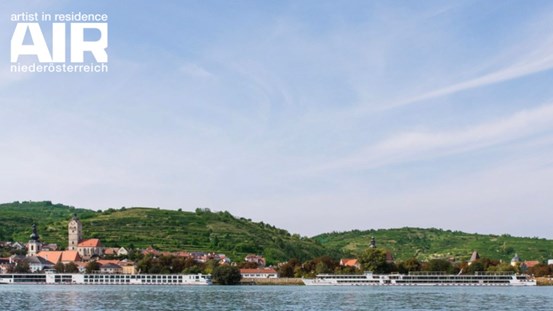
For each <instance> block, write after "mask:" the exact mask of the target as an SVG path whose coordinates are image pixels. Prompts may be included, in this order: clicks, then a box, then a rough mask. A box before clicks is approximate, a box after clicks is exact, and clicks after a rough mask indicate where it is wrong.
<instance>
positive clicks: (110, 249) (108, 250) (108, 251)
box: [104, 247, 119, 256]
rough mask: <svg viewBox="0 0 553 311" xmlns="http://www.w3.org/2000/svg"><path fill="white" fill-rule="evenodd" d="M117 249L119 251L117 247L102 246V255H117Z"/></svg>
mask: <svg viewBox="0 0 553 311" xmlns="http://www.w3.org/2000/svg"><path fill="white" fill-rule="evenodd" d="M118 251H119V247H106V248H104V255H107V256H118V255H117V252H118Z"/></svg>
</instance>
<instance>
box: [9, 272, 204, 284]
mask: <svg viewBox="0 0 553 311" xmlns="http://www.w3.org/2000/svg"><path fill="white" fill-rule="evenodd" d="M0 284H76V285H211V276H210V275H205V274H134V275H130V274H79V273H45V274H37V273H14V274H0Z"/></svg>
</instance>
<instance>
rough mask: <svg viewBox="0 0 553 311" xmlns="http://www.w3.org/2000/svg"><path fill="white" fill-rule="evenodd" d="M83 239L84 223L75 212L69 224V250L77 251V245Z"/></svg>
mask: <svg viewBox="0 0 553 311" xmlns="http://www.w3.org/2000/svg"><path fill="white" fill-rule="evenodd" d="M82 240H83V225H82V224H81V221H80V220H79V218H78V217H77V214H73V217H71V220H70V221H69V224H68V225H67V250H69V251H76V250H77V246H78V245H79V243H80V242H81V241H82Z"/></svg>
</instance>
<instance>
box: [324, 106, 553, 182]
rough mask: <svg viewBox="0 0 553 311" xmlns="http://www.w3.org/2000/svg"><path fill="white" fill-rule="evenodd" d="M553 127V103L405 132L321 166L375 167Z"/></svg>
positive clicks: (479, 146) (428, 157)
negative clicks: (460, 125)
mask: <svg viewBox="0 0 553 311" xmlns="http://www.w3.org/2000/svg"><path fill="white" fill-rule="evenodd" d="M551 129H553V104H552V103H550V104H547V105H543V106H540V107H537V108H534V109H529V110H522V111H519V112H517V113H515V114H513V115H511V116H508V117H506V118H503V119H499V120H495V121H491V122H488V123H483V124H479V125H476V126H473V127H469V128H465V129H458V130H450V131H445V132H437V131H436V132H417V131H411V132H405V133H401V134H398V135H395V136H392V137H390V138H388V139H385V140H382V141H380V142H377V143H375V144H373V145H371V146H368V147H366V148H364V149H362V150H361V151H358V152H356V153H354V154H352V155H350V156H347V157H345V158H342V159H339V160H337V161H334V162H332V163H330V164H328V165H325V166H324V167H322V168H321V169H322V170H323V171H326V170H336V169H348V170H349V169H371V168H377V167H382V166H386V165H391V164H396V163H403V162H410V161H416V160H423V159H430V158H435V157H441V156H445V155H451V154H457V153H462V152H467V151H471V150H476V149H480V148H485V147H488V146H492V145H495V144H499V143H504V142H508V141H513V140H515V139H518V138H521V137H525V136H529V135H531V134H536V133H539V132H541V131H545V130H551Z"/></svg>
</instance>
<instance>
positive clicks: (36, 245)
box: [27, 224, 42, 256]
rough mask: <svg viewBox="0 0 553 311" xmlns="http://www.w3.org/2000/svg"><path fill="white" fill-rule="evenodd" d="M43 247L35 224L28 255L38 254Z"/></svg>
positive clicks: (28, 246) (28, 245)
mask: <svg viewBox="0 0 553 311" xmlns="http://www.w3.org/2000/svg"><path fill="white" fill-rule="evenodd" d="M41 249H42V243H41V242H40V236H38V232H37V230H36V225H35V224H33V233H31V237H30V239H29V243H28V244H27V256H36V254H38V252H40V250H41Z"/></svg>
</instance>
